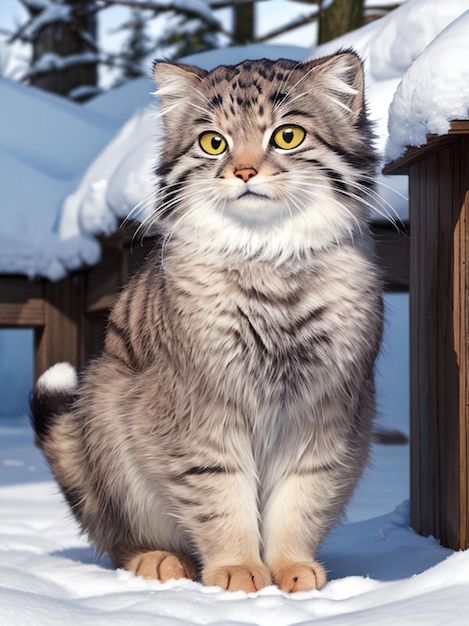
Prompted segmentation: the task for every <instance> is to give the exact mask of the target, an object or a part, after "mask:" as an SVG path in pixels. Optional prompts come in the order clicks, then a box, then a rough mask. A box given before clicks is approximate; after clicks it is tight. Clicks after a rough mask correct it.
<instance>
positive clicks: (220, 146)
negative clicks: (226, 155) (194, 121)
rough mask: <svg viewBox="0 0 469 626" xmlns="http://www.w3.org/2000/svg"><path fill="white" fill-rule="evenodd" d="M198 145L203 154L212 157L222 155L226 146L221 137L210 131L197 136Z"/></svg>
mask: <svg viewBox="0 0 469 626" xmlns="http://www.w3.org/2000/svg"><path fill="white" fill-rule="evenodd" d="M199 145H200V147H201V148H202V150H203V151H204V152H206V153H207V154H210V155H212V156H218V155H219V154H223V152H225V150H226V148H227V146H228V144H227V142H226V139H225V138H224V137H223V136H222V135H220V134H219V133H215V132H212V131H207V132H205V133H202V134H201V135H200V136H199Z"/></svg>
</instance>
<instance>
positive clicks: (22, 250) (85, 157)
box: [0, 78, 119, 279]
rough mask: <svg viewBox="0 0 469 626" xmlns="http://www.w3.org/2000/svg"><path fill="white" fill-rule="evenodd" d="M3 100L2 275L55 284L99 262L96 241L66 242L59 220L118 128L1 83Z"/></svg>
mask: <svg viewBox="0 0 469 626" xmlns="http://www.w3.org/2000/svg"><path fill="white" fill-rule="evenodd" d="M0 102H1V103H2V105H1V107H2V118H3V120H4V123H2V124H1V125H0V171H1V176H2V183H1V188H0V221H1V229H0V273H10V274H26V275H28V276H31V277H32V276H45V277H48V278H51V279H58V278H61V277H62V276H64V275H65V274H66V273H67V271H68V270H71V269H75V268H77V267H80V266H81V265H83V262H84V261H85V259H86V261H87V262H96V261H97V260H98V259H99V245H98V243H97V242H96V240H95V239H94V238H90V237H89V236H86V235H83V234H82V233H79V234H78V237H76V238H75V239H73V240H72V239H69V240H62V239H61V237H60V236H59V234H58V232H57V223H58V221H59V216H60V212H61V208H62V204H63V201H64V198H65V197H66V196H67V194H69V193H71V192H72V191H73V189H74V188H76V186H77V184H78V182H79V180H80V177H81V175H82V174H83V173H84V170H85V168H86V167H87V165H89V163H90V161H92V160H93V159H94V158H95V157H96V155H97V154H98V153H99V152H100V151H101V150H102V149H103V148H104V146H105V145H106V144H107V143H108V142H109V141H110V140H111V138H112V137H113V136H114V135H115V133H116V132H117V130H118V128H119V125H118V124H117V123H116V122H115V121H113V120H112V119H111V118H110V117H109V116H106V115H103V114H102V113H100V112H96V111H92V110H88V109H86V108H84V107H81V106H80V105H77V104H74V103H72V102H70V101H67V100H65V99H63V98H60V97H57V96H54V95H52V94H48V93H46V92H44V91H40V90H38V89H34V88H32V87H27V86H25V85H21V84H19V83H17V82H13V81H10V80H7V79H4V78H0ZM5 120H7V123H5Z"/></svg>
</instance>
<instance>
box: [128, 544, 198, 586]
mask: <svg viewBox="0 0 469 626" xmlns="http://www.w3.org/2000/svg"><path fill="white" fill-rule="evenodd" d="M125 569H128V570H129V571H131V572H133V573H134V574H135V575H136V576H142V577H143V578H151V579H154V580H159V581H161V582H163V583H164V582H166V581H168V580H179V579H180V578H192V579H194V578H195V566H194V564H193V562H192V560H191V559H190V557H188V556H187V555H186V554H176V553H173V552H167V551H165V550H153V551H151V552H143V553H141V554H137V555H135V556H134V557H132V558H131V559H129V561H128V562H127V563H126V565H125Z"/></svg>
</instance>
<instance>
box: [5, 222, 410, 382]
mask: <svg viewBox="0 0 469 626" xmlns="http://www.w3.org/2000/svg"><path fill="white" fill-rule="evenodd" d="M135 229H136V226H135V225H134V226H132V225H128V226H127V227H126V228H125V229H120V230H119V231H118V232H117V233H115V234H114V235H113V236H112V237H109V238H106V239H104V238H103V239H102V241H101V243H102V246H103V254H102V259H101V262H100V263H99V264H98V265H96V266H93V267H91V268H87V269H83V270H82V271H79V272H74V273H73V274H71V275H69V276H67V278H65V279H63V280H61V281H59V282H55V283H53V282H49V281H46V280H37V281H30V280H28V279H27V278H25V277H23V276H0V327H4V328H7V327H9V328H13V327H15V328H21V327H22V328H33V329H34V343H35V368H34V371H35V376H36V377H38V376H40V375H41V374H42V372H44V371H45V370H46V369H47V368H48V367H49V366H51V365H53V364H54V363H57V362H58V361H68V362H69V363H72V364H73V365H75V366H77V367H81V366H82V365H83V364H84V363H86V361H87V360H88V358H90V357H91V356H93V355H95V354H97V353H98V352H99V351H100V349H101V347H102V341H103V336H104V330H105V327H106V319H107V315H108V312H109V308H110V306H111V305H112V302H113V301H114V298H115V297H116V294H117V293H118V291H119V289H120V288H121V286H122V285H123V284H124V283H125V282H126V280H127V278H128V276H129V274H132V273H133V272H134V271H135V270H136V269H137V268H138V267H139V266H140V265H141V263H142V262H143V259H144V257H145V256H146V255H147V254H148V252H149V250H150V248H151V246H152V245H153V243H152V241H151V239H150V240H147V241H146V242H145V244H144V245H142V244H141V242H140V240H139V239H138V238H137V239H135V238H134V233H135ZM374 233H375V238H376V241H377V252H378V257H379V261H380V263H381V265H382V267H383V272H384V276H385V280H386V284H387V288H388V289H389V290H392V291H406V290H407V289H408V280H409V279H408V254H409V252H408V241H409V238H408V235H407V232H406V228H405V225H403V227H402V230H401V231H397V230H396V229H395V228H394V227H393V226H392V225H391V224H389V223H378V224H375V226H374Z"/></svg>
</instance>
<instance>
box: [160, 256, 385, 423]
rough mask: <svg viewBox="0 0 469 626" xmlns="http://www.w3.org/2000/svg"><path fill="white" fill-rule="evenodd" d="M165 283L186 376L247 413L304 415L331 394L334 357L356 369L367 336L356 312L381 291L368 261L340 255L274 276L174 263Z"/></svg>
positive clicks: (252, 269) (275, 270)
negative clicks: (303, 409)
mask: <svg viewBox="0 0 469 626" xmlns="http://www.w3.org/2000/svg"><path fill="white" fill-rule="evenodd" d="M166 281H167V282H166V288H167V296H165V307H167V324H166V332H168V330H169V332H170V334H172V336H173V339H174V342H175V343H174V344H173V345H177V348H176V350H177V353H178V358H179V362H180V371H181V372H184V373H183V374H182V375H184V376H189V377H192V376H193V377H194V378H195V379H197V385H199V386H202V387H208V388H209V389H210V392H209V393H210V394H213V395H218V396H219V397H220V399H221V401H223V402H226V401H232V402H235V403H236V404H237V406H239V407H240V408H241V409H242V410H243V409H245V410H246V411H247V412H248V413H250V414H259V412H260V411H261V410H262V407H266V406H267V407H269V411H272V407H283V408H286V407H287V406H289V407H291V406H295V405H296V406H299V405H302V404H305V406H307V407H309V410H310V407H311V396H312V395H314V396H316V398H318V399H320V398H321V397H324V396H325V395H327V393H328V390H329V389H333V388H334V376H333V372H332V373H329V375H325V374H326V373H327V372H328V370H330V362H333V361H334V358H335V352H336V351H337V350H342V351H343V355H342V357H343V359H344V360H345V361H346V360H347V358H349V360H350V361H351V362H353V361H354V360H356V355H355V354H354V352H355V351H357V352H359V346H360V343H361V339H360V337H363V335H364V334H366V332H367V328H366V326H367V323H366V319H365V317H366V316H365V314H364V307H363V305H362V304H361V303H362V302H363V300H364V299H365V298H364V296H365V294H366V293H368V292H369V291H370V290H372V289H373V288H374V289H376V284H377V279H376V276H375V274H374V273H370V272H369V262H368V261H367V259H366V258H365V257H364V256H362V255H361V254H360V252H359V251H358V250H356V249H353V248H350V249H348V248H346V247H345V246H344V247H342V248H332V249H331V250H330V251H329V252H323V253H322V254H321V255H320V256H319V255H311V257H310V258H305V259H303V261H302V263H292V264H283V265H282V266H280V267H275V266H273V265H272V264H266V263H262V262H256V261H243V262H241V261H238V262H236V263H229V262H226V263H224V262H223V260H222V259H216V261H215V260H214V259H212V258H210V257H207V258H205V259H203V258H202V259H200V260H198V261H195V262H192V263H187V262H183V259H182V258H179V259H178V258H177V255H176V257H175V258H174V259H169V260H168V261H167V278H166ZM374 283H375V284H374ZM347 350H349V351H350V354H349V355H347ZM247 389H249V390H250V391H249V393H248V392H247V391H246V390H247Z"/></svg>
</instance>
